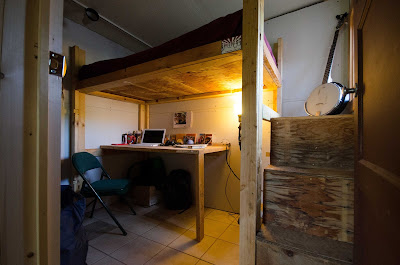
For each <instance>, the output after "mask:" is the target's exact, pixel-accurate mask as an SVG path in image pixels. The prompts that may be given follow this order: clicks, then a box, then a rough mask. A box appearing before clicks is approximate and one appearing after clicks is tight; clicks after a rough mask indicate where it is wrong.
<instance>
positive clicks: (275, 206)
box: [264, 167, 354, 242]
mask: <svg viewBox="0 0 400 265" xmlns="http://www.w3.org/2000/svg"><path fill="white" fill-rule="evenodd" d="M264 183H265V184H264V223H267V222H268V223H273V224H276V225H279V226H282V227H284V228H287V229H293V230H297V231H301V232H305V233H307V234H310V235H315V236H320V237H326V238H331V239H334V240H339V241H344V242H353V237H354V235H353V226H354V181H353V174H352V172H338V171H325V172H324V171H321V170H318V171H315V170H300V171H297V170H296V169H294V168H275V167H269V168H267V169H266V170H265V182H264Z"/></svg>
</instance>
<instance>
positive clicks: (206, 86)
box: [70, 0, 282, 264]
mask: <svg viewBox="0 0 400 265" xmlns="http://www.w3.org/2000/svg"><path fill="white" fill-rule="evenodd" d="M262 2H263V0H249V1H244V2H243V6H244V10H245V12H244V13H245V14H244V16H242V11H238V12H236V13H233V14H231V15H228V16H226V17H223V18H219V19H217V20H215V21H213V22H211V23H209V24H207V25H206V26H203V27H201V28H199V29H197V30H194V31H192V32H189V33H187V34H185V35H183V36H181V37H179V38H177V39H175V40H172V41H170V42H167V43H165V44H163V45H160V46H158V47H156V48H153V49H149V50H147V51H144V52H141V53H138V54H134V55H131V56H128V57H125V58H119V59H114V60H108V61H102V62H97V63H94V64H91V65H87V66H84V64H85V51H84V50H82V49H80V48H79V47H77V46H74V47H72V48H71V70H72V83H71V85H72V86H71V91H70V108H71V109H70V110H71V111H70V115H71V127H70V129H71V131H70V152H71V154H73V153H75V152H80V151H85V150H86V151H88V152H91V153H92V154H94V155H96V156H100V155H101V154H102V153H101V150H99V149H85V96H84V95H85V94H91V95H96V96H101V97H106V98H112V99H117V100H122V101H130V102H135V103H138V104H140V105H139V122H138V123H139V124H138V129H139V130H142V129H144V128H148V127H149V104H156V103H164V102H174V101H179V100H189V99H200V98H208V97H216V96H223V95H227V94H228V95H229V94H231V93H233V92H239V91H241V90H242V77H243V91H242V93H243V100H242V109H243V114H244V115H243V116H242V133H243V135H246V137H243V139H242V153H245V154H246V155H245V156H241V173H240V174H241V181H240V185H241V191H240V198H241V216H242V217H243V218H241V242H240V245H241V248H240V259H241V260H240V263H241V264H242V263H243V264H254V263H255V246H256V242H255V235H256V231H257V230H258V229H259V228H260V225H261V222H260V220H261V219H260V216H261V214H260V212H261V204H260V203H261V197H260V196H261V185H260V183H259V180H260V179H261V175H260V173H261V170H259V167H258V166H254V165H255V163H256V164H258V162H256V161H261V152H260V150H261V145H262V126H260V125H261V123H262V120H267V121H270V119H271V118H273V117H278V116H279V114H278V113H280V110H279V108H280V98H281V97H280V92H281V91H280V89H279V88H280V86H281V71H282V63H281V62H282V40H281V39H278V44H277V50H278V51H277V54H278V56H277V59H278V60H277V61H278V66H279V70H278V67H277V65H276V62H275V59H274V56H273V55H272V52H271V49H270V48H268V46H269V45H268V42H267V41H266V40H265V38H264V39H262V38H260V36H261V35H263V24H262V23H261V24H260V23H259V21H264V14H263V12H264V10H263V9H264V8H262V7H263V5H262ZM243 19H244V23H242V20H243ZM242 28H243V32H244V34H243V38H242V39H243V42H244V43H246V45H244V46H243V47H244V48H245V53H246V60H243V59H242V50H241V48H238V49H236V50H235V49H233V50H232V51H230V52H227V53H223V52H222V51H221V47H222V46H223V45H225V44H226V43H227V42H228V43H229V41H232V40H237V38H236V37H238V36H241V33H242ZM233 46H235V45H233ZM261 50H262V57H263V60H262V61H261V60H260V59H261V58H260V52H259V51H261ZM242 67H243V69H242ZM242 70H243V75H242ZM261 73H263V80H262V81H263V85H264V91H265V90H271V91H273V92H274V93H273V96H274V101H275V103H276V102H277V104H275V103H274V109H277V112H278V113H276V112H275V111H273V110H272V109H271V108H269V107H268V106H266V105H264V104H263V101H262V100H260V96H261V95H262V94H263V93H262V90H263V88H262V87H261V86H260V85H259V83H260V81H261V80H260V77H261ZM254 106H256V107H254ZM276 106H277V107H276ZM203 173H204V172H203ZM197 181H198V182H199V183H200V184H199V190H200V191H199V193H200V194H202V193H203V192H204V191H203V187H202V185H201V183H203V181H204V176H201V174H199V176H198V178H197ZM255 195H256V198H255ZM203 206H204V197H202V196H199V197H197V199H196V209H197V211H196V224H197V221H199V222H200V223H201V224H200V225H199V226H196V233H197V235H198V240H201V238H202V237H203V236H204V223H203V221H202V219H203V220H204V218H203V217H204V210H203ZM242 206H244V207H242ZM242 227H243V229H242Z"/></svg>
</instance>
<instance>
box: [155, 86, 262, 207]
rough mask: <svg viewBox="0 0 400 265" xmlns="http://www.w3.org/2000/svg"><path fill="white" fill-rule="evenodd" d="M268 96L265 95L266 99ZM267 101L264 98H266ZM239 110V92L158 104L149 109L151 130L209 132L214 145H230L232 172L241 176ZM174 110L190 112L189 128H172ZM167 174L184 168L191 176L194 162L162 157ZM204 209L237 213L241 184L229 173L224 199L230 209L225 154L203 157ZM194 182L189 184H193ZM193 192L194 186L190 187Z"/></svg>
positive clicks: (185, 159)
mask: <svg viewBox="0 0 400 265" xmlns="http://www.w3.org/2000/svg"><path fill="white" fill-rule="evenodd" d="M268 96H270V94H269V93H266V95H265V97H268ZM265 100H266V101H267V99H265ZM237 107H238V108H239V109H241V93H235V94H234V95H232V96H227V97H220V98H210V99H200V100H191V101H182V102H177V103H167V104H158V105H151V106H150V128H153V129H157V128H162V129H164V128H165V129H167V134H177V133H197V135H199V134H200V133H212V134H213V142H214V143H231V151H230V164H231V167H232V169H233V170H234V172H235V173H236V175H237V176H238V177H240V155H241V154H240V151H239V145H238V126H239V122H238V116H237V115H238V111H236V108H237ZM176 111H192V112H193V119H192V123H193V124H192V127H191V128H185V129H174V128H173V126H172V119H173V115H174V113H175V112H176ZM269 131H270V125H269V123H268V122H263V132H264V133H263V140H264V141H263V151H262V153H263V154H264V155H263V157H264V159H263V162H264V165H263V166H264V167H265V166H267V165H268V164H269V157H268V158H267V157H266V156H265V153H266V152H269V148H270V133H269ZM162 158H163V159H164V161H165V165H166V168H167V171H168V173H169V172H170V171H171V170H173V169H179V168H181V169H185V170H188V171H189V172H191V174H192V176H194V165H195V164H194V160H193V159H191V158H190V157H189V156H187V155H162ZM205 165H206V166H205V184H204V195H205V196H204V199H205V206H206V207H211V208H216V209H221V210H226V211H233V212H239V205H240V182H239V181H238V180H237V179H236V178H235V177H234V176H233V174H230V177H229V180H228V184H227V196H228V198H229V200H230V202H231V204H232V207H233V209H232V208H231V207H230V205H229V203H228V201H227V199H226V196H225V184H226V181H227V177H228V174H229V172H230V171H229V168H228V166H227V165H226V162H225V153H217V154H209V155H206V156H205ZM193 182H194V181H192V183H193ZM192 188H193V190H194V185H192Z"/></svg>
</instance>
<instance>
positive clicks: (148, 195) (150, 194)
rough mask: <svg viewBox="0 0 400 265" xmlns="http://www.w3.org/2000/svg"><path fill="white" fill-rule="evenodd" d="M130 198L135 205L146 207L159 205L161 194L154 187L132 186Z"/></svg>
mask: <svg viewBox="0 0 400 265" xmlns="http://www.w3.org/2000/svg"><path fill="white" fill-rule="evenodd" d="M132 197H133V202H134V203H135V204H138V205H141V206H147V207H148V206H152V205H154V204H157V203H159V202H160V201H161V197H162V194H161V191H159V190H157V189H156V187H155V186H134V187H133V189H132Z"/></svg>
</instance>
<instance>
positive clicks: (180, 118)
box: [172, 111, 193, 128]
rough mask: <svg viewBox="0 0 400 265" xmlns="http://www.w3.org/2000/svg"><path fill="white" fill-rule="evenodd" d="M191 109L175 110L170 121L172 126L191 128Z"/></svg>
mask: <svg viewBox="0 0 400 265" xmlns="http://www.w3.org/2000/svg"><path fill="white" fill-rule="evenodd" d="M192 115H193V113H192V112H191V111H177V112H175V113H174V116H173V119H172V122H173V128H191V127H192Z"/></svg>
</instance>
